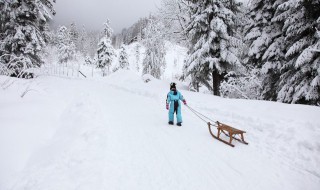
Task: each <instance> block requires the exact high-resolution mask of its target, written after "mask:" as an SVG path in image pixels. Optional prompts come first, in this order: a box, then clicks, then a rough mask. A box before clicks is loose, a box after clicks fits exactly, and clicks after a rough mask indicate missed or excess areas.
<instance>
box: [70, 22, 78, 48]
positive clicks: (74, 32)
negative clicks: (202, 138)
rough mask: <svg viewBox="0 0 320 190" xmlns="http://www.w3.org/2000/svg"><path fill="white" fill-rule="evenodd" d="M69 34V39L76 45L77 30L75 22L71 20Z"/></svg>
mask: <svg viewBox="0 0 320 190" xmlns="http://www.w3.org/2000/svg"><path fill="white" fill-rule="evenodd" d="M69 35H70V39H71V40H72V42H73V43H74V44H75V45H77V44H78V41H79V32H78V29H77V25H76V23H75V22H72V23H71V24H70V30H69Z"/></svg>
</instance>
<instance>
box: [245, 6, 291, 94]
mask: <svg viewBox="0 0 320 190" xmlns="http://www.w3.org/2000/svg"><path fill="white" fill-rule="evenodd" d="M283 1H284V0H253V1H252V2H251V6H250V8H249V9H248V13H247V16H248V17H249V18H250V22H249V24H248V25H247V26H246V27H245V38H244V39H245V41H246V42H247V44H248V45H249V50H248V60H247V62H246V64H247V65H248V66H249V67H250V66H254V67H256V68H259V69H261V73H262V75H263V79H262V80H263V81H262V84H263V85H262V86H263V88H262V97H263V99H265V100H276V97H277V91H276V89H277V86H278V82H279V77H280V74H279V72H278V70H279V69H280V68H281V65H282V64H283V63H284V59H285V58H284V52H285V44H284V38H283V35H282V32H281V27H282V23H281V22H279V21H272V19H273V18H274V15H275V12H276V8H277V6H278V5H279V4H280V3H282V2H283Z"/></svg>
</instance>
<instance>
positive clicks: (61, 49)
mask: <svg viewBox="0 0 320 190" xmlns="http://www.w3.org/2000/svg"><path fill="white" fill-rule="evenodd" d="M57 39H58V59H59V63H67V62H68V61H70V60H72V59H74V58H75V53H76V46H75V44H74V42H73V41H72V40H71V36H70V32H69V30H68V29H67V28H66V27H65V26H61V27H60V28H59V30H58V34H57Z"/></svg>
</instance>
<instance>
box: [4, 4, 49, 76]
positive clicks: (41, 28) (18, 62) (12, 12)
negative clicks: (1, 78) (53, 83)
mask: <svg viewBox="0 0 320 190" xmlns="http://www.w3.org/2000/svg"><path fill="white" fill-rule="evenodd" d="M0 9H1V13H0V21H1V22H0V41H1V44H0V62H1V63H2V65H3V67H5V68H6V69H7V71H9V72H6V73H5V74H9V75H11V76H18V77H20V76H21V74H23V71H24V70H25V69H28V68H31V67H39V66H40V65H41V64H42V63H43V60H42V59H41V56H40V52H41V51H42V49H43V47H44V46H45V44H46V40H47V39H46V35H45V30H46V24H47V23H48V21H49V20H50V19H51V14H53V15H54V14H55V11H54V9H53V3H52V2H51V1H50V0H41V1H29V0H19V1H1V2H0ZM48 10H49V11H50V12H48Z"/></svg>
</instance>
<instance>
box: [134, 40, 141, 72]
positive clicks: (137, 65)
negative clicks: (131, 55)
mask: <svg viewBox="0 0 320 190" xmlns="http://www.w3.org/2000/svg"><path fill="white" fill-rule="evenodd" d="M135 56H136V69H137V71H138V72H139V71H140V66H139V62H140V44H139V43H137V45H136V46H135Z"/></svg>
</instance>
